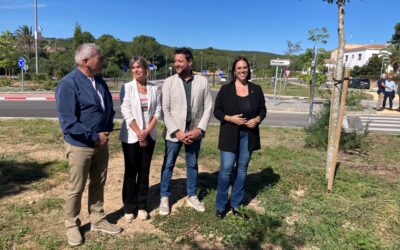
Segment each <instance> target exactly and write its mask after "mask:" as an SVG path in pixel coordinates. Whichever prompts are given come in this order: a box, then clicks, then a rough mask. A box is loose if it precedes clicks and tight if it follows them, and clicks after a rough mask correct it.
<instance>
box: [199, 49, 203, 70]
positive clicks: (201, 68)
mask: <svg viewBox="0 0 400 250" xmlns="http://www.w3.org/2000/svg"><path fill="white" fill-rule="evenodd" d="M200 54H201V60H200V74H202V73H203V52H200Z"/></svg>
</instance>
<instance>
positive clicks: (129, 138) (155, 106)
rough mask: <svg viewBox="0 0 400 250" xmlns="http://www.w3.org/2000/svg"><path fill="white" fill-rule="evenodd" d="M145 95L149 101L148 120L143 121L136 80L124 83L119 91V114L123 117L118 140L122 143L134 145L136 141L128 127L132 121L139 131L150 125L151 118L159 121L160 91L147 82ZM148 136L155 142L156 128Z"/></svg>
mask: <svg viewBox="0 0 400 250" xmlns="http://www.w3.org/2000/svg"><path fill="white" fill-rule="evenodd" d="M147 95H148V99H149V109H148V112H149V116H148V120H147V121H144V120H143V115H142V106H141V104H140V97H139V91H138V90H137V83H136V80H133V81H130V82H128V83H125V85H124V86H123V88H122V89H121V96H120V97H121V113H122V116H123V117H124V121H123V123H122V127H121V132H120V134H119V139H120V140H121V141H122V142H125V143H136V142H137V141H138V138H137V135H136V133H135V131H133V129H131V127H129V124H131V122H132V121H133V120H135V121H136V123H137V125H138V127H139V128H140V129H143V128H144V125H145V124H147V125H148V124H149V123H150V121H151V119H152V118H153V116H155V117H156V118H157V120H159V119H160V117H161V91H160V90H159V89H158V87H157V85H155V84H153V83H150V82H147ZM150 136H151V138H152V139H153V140H156V138H157V126H154V128H153V129H152V130H151V132H150Z"/></svg>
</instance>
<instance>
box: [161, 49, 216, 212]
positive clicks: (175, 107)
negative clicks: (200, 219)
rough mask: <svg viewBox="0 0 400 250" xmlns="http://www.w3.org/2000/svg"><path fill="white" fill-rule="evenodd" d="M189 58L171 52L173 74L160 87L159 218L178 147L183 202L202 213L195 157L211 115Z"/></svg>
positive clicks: (183, 51) (207, 90)
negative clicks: (182, 166) (162, 147)
mask: <svg viewBox="0 0 400 250" xmlns="http://www.w3.org/2000/svg"><path fill="white" fill-rule="evenodd" d="M192 64H193V55H192V52H191V51H190V50H189V49H187V48H179V49H176V50H175V61H174V66H175V69H176V73H177V74H175V75H173V76H170V77H168V78H167V79H166V80H165V81H164V84H163V86H162V111H163V116H164V117H163V118H164V124H165V127H164V133H163V136H164V138H165V154H164V161H163V165H162V170H161V184H160V186H161V188H160V189H161V190H160V196H161V200H160V209H159V212H160V215H168V214H169V213H170V207H169V206H170V204H169V196H170V194H171V193H170V184H171V178H172V173H173V170H174V166H175V162H176V158H177V157H178V154H179V151H180V149H181V147H182V146H184V147H185V160H186V179H187V180H186V194H187V199H186V202H187V204H188V205H189V206H191V207H192V208H194V209H195V210H196V211H200V212H203V211H205V207H204V204H203V203H202V202H201V201H199V199H198V197H197V191H196V189H197V175H198V171H199V170H198V164H197V161H198V158H199V153H200V144H201V139H202V138H203V137H204V135H205V132H206V129H207V126H208V122H209V120H210V116H211V112H212V98H211V93H210V88H209V85H208V81H207V79H206V78H205V77H203V76H199V75H194V74H193V72H192Z"/></svg>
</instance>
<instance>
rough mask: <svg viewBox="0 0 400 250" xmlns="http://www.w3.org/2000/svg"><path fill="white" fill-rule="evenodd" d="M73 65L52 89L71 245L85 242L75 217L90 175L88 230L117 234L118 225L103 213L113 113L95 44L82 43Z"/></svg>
mask: <svg viewBox="0 0 400 250" xmlns="http://www.w3.org/2000/svg"><path fill="white" fill-rule="evenodd" d="M75 63H76V64H77V68H76V69H74V70H73V71H72V72H70V73H69V74H68V75H66V76H65V77H64V78H63V79H62V80H61V81H60V83H59V84H58V86H57V90H56V102H57V113H58V118H59V122H60V126H61V129H62V132H63V134H64V144H65V152H66V157H67V159H68V163H69V180H68V184H69V185H68V194H67V198H66V204H65V226H66V227H67V238H68V243H69V244H70V245H71V246H77V245H80V244H82V242H83V239H82V234H81V232H80V230H79V226H80V219H79V213H80V210H81V199H82V193H83V190H84V189H85V185H86V181H87V179H88V177H90V178H89V180H90V182H89V197H88V198H89V201H88V206H89V214H90V221H91V230H92V231H102V232H106V233H111V234H115V233H119V232H121V228H120V227H118V226H116V225H114V224H110V223H109V222H108V221H107V220H106V218H105V213H104V210H103V203H104V185H105V182H106V176H107V165H108V157H109V152H108V140H109V133H110V132H111V131H112V130H113V126H114V124H113V119H114V113H115V112H114V109H113V102H112V97H111V93H110V91H109V89H108V87H107V84H106V83H105V81H104V80H103V79H102V78H101V77H100V76H98V75H97V73H99V72H100V71H101V68H102V60H101V56H100V50H99V48H98V47H97V45H95V44H93V43H86V44H82V45H80V46H79V47H78V48H77V50H76V52H75Z"/></svg>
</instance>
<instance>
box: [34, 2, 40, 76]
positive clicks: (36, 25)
mask: <svg viewBox="0 0 400 250" xmlns="http://www.w3.org/2000/svg"><path fill="white" fill-rule="evenodd" d="M35 66H36V75H37V74H39V58H38V18H37V0H35Z"/></svg>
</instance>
